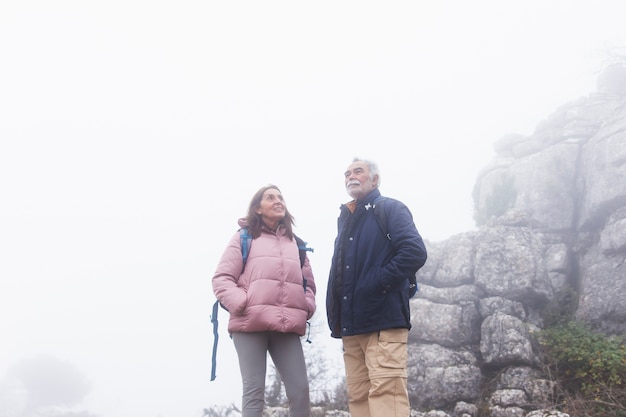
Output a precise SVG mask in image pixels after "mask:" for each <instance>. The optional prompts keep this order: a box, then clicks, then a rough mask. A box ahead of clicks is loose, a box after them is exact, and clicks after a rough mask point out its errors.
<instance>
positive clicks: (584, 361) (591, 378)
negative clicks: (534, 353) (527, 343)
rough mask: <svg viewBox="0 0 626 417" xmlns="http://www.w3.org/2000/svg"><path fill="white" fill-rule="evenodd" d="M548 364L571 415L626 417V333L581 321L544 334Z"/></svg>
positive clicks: (564, 409)
mask: <svg viewBox="0 0 626 417" xmlns="http://www.w3.org/2000/svg"><path fill="white" fill-rule="evenodd" d="M540 340H541V346H542V350H543V353H544V355H545V356H544V357H545V360H546V365H547V367H548V369H549V371H550V372H551V373H552V374H553V377H554V378H555V379H556V380H557V381H558V383H559V385H560V396H561V398H560V401H559V404H558V405H559V408H561V409H562V411H564V412H566V413H569V414H570V415H573V416H577V417H581V416H594V417H626V337H624V336H620V337H618V336H605V335H602V334H600V333H597V332H594V331H592V330H591V329H590V328H589V327H588V326H586V325H585V324H583V323H580V322H577V321H570V322H567V323H561V324H557V325H555V326H552V327H549V328H546V329H545V330H543V331H542V332H541V335H540Z"/></svg>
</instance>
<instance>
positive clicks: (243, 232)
mask: <svg viewBox="0 0 626 417" xmlns="http://www.w3.org/2000/svg"><path fill="white" fill-rule="evenodd" d="M239 237H240V242H241V258H242V260H243V267H242V268H241V272H243V271H244V269H246V262H247V261H248V254H249V253H250V246H251V245H252V236H251V235H250V233H248V228H247V227H242V228H241V229H239ZM293 237H294V238H295V239H296V243H297V244H298V254H299V255H300V268H302V267H304V262H305V261H306V253H307V252H313V248H309V247H308V246H307V242H305V241H304V240H302V239H300V238H299V237H298V236H296V235H293ZM302 286H303V287H304V292H305V293H306V278H304V277H302ZM220 306H221V304H220V302H219V301H217V300H216V301H215V303H213V308H212V309H211V323H213V355H212V356H211V381H214V380H215V377H216V375H215V368H216V365H217V341H218V340H219V334H218V330H217V328H218V322H217V313H218V311H219V307H220ZM222 308H224V306H222ZM224 309H226V308H224ZM307 324H309V323H308V322H307ZM309 326H310V325H309ZM309 329H310V327H309ZM307 342H309V343H311V341H310V340H309V338H308V337H307Z"/></svg>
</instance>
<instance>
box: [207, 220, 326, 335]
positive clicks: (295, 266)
mask: <svg viewBox="0 0 626 417" xmlns="http://www.w3.org/2000/svg"><path fill="white" fill-rule="evenodd" d="M242 224H245V223H242V220H240V225H242ZM283 233H284V229H282V227H279V228H278V230H277V232H271V231H269V230H263V232H262V233H261V236H259V237H258V238H256V239H253V240H252V244H251V246H250V253H249V255H248V260H247V262H246V268H245V270H244V271H243V273H242V272H241V269H242V266H243V259H242V255H241V242H240V240H241V238H240V234H239V232H237V233H236V234H235V235H234V236H233V237H232V238H231V240H230V242H229V243H228V246H227V247H226V250H225V251H224V253H223V255H222V257H221V259H220V261H219V264H218V266H217V270H216V272H215V275H213V280H212V283H213V292H214V293H215V296H216V297H217V299H218V300H219V301H220V303H222V305H223V306H224V307H226V309H227V310H228V311H229V313H230V319H229V322H228V331H229V333H233V332H261V331H277V332H283V333H297V334H299V335H300V336H302V335H304V334H305V332H306V321H307V320H308V319H310V318H311V317H312V316H313V313H315V308H316V307H315V291H316V288H315V281H314V280H313V272H312V270H311V264H310V263H309V260H308V257H307V259H306V261H305V263H304V266H303V267H302V268H301V267H300V255H299V252H298V246H297V244H296V241H295V239H289V238H288V237H287V236H285V235H284V234H283ZM303 276H304V277H305V278H306V281H307V285H306V293H305V290H304V287H303V285H302V278H303Z"/></svg>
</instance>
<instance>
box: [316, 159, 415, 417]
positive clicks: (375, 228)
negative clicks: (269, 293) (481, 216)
mask: <svg viewBox="0 0 626 417" xmlns="http://www.w3.org/2000/svg"><path fill="white" fill-rule="evenodd" d="M344 176H345V184H346V190H347V192H348V194H349V195H350V196H351V197H352V198H353V200H352V201H350V202H349V203H346V204H343V205H342V206H341V207H340V214H339V219H338V233H337V237H336V239H335V250H334V253H333V259H332V264H331V270H330V276H329V281H328V289H327V294H326V311H327V315H328V325H329V327H330V330H331V336H332V337H335V338H341V339H342V343H343V352H344V353H343V358H344V364H345V372H346V384H347V387H348V405H349V408H350V415H352V416H355V417H409V415H410V406H409V398H408V390H407V356H408V354H407V340H408V332H409V330H410V328H411V318H410V309H409V298H410V296H409V280H410V279H411V278H413V277H414V276H415V274H416V273H417V271H418V269H420V268H421V267H422V266H423V265H424V263H425V262H426V248H425V246H424V242H423V240H422V238H421V236H420V234H419V233H418V231H417V229H416V227H415V224H414V223H413V217H412V215H411V212H410V211H409V209H408V208H407V207H406V205H404V204H403V203H402V202H400V201H398V200H394V199H391V198H384V197H382V196H381V194H380V191H379V190H378V187H379V185H380V174H379V172H378V167H377V166H376V164H375V163H373V162H371V161H367V160H361V159H358V158H355V159H354V161H353V162H352V164H350V166H349V167H348V169H347V170H346V172H345V174H344ZM382 201H384V203H381V202H382ZM377 204H378V207H376V205H377ZM377 209H378V210H380V209H384V210H385V216H384V217H385V218H386V223H387V225H386V226H387V228H386V231H387V233H388V236H389V237H387V236H386V235H385V233H384V232H383V228H382V227H383V225H381V224H379V222H378V220H379V219H377V216H376V214H375V210H377Z"/></svg>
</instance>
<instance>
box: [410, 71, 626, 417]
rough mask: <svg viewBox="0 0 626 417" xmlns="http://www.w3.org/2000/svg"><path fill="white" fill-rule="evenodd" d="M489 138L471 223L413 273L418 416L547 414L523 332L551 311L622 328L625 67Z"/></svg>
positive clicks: (541, 381)
mask: <svg viewBox="0 0 626 417" xmlns="http://www.w3.org/2000/svg"><path fill="white" fill-rule="evenodd" d="M494 148H495V151H496V156H495V157H494V159H493V160H492V162H491V163H490V164H489V165H488V166H486V167H485V168H484V169H483V170H482V171H481V172H480V174H479V175H478V178H477V181H476V185H475V189H474V203H475V219H476V223H477V226H478V229H477V230H476V231H471V232H467V233H463V234H460V235H457V236H453V237H452V238H450V239H447V240H445V241H443V242H437V243H430V242H427V246H428V249H429V260H428V262H427V264H426V266H425V267H424V268H423V269H422V270H420V272H419V273H418V282H419V283H420V291H419V292H418V294H417V295H416V296H415V298H414V299H413V300H412V301H411V309H412V311H411V314H412V322H413V329H412V330H411V332H410V337H411V340H410V344H409V355H410V359H409V363H410V366H409V372H410V374H409V381H410V396H411V403H412V407H413V408H414V409H415V411H414V412H417V413H418V414H419V415H424V416H431V415H433V416H434V415H435V414H436V415H442V416H446V415H450V416H459V417H460V416H475V415H476V414H477V407H479V406H480V407H487V408H488V410H487V413H488V415H490V416H493V417H504V416H526V417H529V416H536V415H544V414H541V413H542V412H545V413H548V411H545V410H547V409H549V406H550V405H551V397H552V395H553V393H554V383H553V382H552V381H550V380H549V379H548V378H547V377H546V376H545V375H542V373H541V371H540V367H539V358H538V352H537V349H536V346H535V345H534V338H533V333H534V332H536V331H537V330H540V329H542V328H543V326H544V324H545V323H546V321H547V320H549V318H550V317H558V316H572V317H575V318H577V319H579V320H582V321H585V322H587V323H590V324H592V325H593V326H595V327H596V328H597V329H598V330H600V331H602V332H604V333H606V334H624V333H625V332H626V67H624V66H623V65H613V66H610V67H608V68H607V69H606V70H605V71H604V72H603V73H602V74H601V75H600V77H599V78H598V91H597V92H594V93H592V94H591V95H589V96H588V97H585V98H581V99H579V100H577V101H575V102H573V103H570V104H567V105H564V106H562V107H561V108H559V109H557V110H556V111H555V112H554V114H552V115H551V116H550V117H548V118H547V119H546V120H545V121H543V122H541V123H540V124H539V125H538V126H537V128H536V130H535V132H534V133H533V134H532V135H530V136H528V137H525V136H521V135H507V136H505V137H503V138H502V139H500V140H499V141H497V142H496V143H495V145H494ZM487 382H489V385H488V386H487ZM541 409H544V411H537V410H541ZM432 410H439V411H432ZM425 412H429V413H426V414H422V413H425ZM432 413H435V414H432ZM533 413H534V414H533ZM554 413H556V412H554ZM482 415H487V414H485V413H482ZM545 415H558V413H556V414H545Z"/></svg>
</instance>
